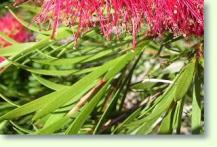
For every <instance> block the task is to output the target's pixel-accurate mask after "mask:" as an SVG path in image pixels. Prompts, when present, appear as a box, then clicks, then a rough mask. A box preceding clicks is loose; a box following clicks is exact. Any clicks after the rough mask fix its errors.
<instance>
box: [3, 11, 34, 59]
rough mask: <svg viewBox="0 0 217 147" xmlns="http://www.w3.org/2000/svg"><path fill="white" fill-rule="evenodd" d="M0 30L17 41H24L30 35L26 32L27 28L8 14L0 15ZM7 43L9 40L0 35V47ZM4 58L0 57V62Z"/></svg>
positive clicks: (7, 44)
mask: <svg viewBox="0 0 217 147" xmlns="http://www.w3.org/2000/svg"><path fill="white" fill-rule="evenodd" d="M0 32H2V33H4V34H6V35H7V36H8V37H10V38H12V39H14V40H16V41H17V42H25V41H27V40H28V38H29V37H30V34H29V32H27V30H26V29H25V28H24V27H23V26H22V25H21V24H20V23H19V22H18V21H17V20H16V19H15V18H14V17H13V16H12V15H10V14H7V15H5V16H3V17H0ZM9 45H10V43H9V42H7V41H5V40H4V39H3V38H1V37H0V47H6V46H9ZM4 60H5V59H4V58H3V57H0V62H2V61H4Z"/></svg>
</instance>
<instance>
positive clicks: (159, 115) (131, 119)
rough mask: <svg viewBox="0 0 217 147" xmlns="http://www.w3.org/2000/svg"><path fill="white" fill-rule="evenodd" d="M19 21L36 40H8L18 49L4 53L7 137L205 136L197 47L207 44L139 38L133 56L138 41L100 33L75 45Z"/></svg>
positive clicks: (2, 107) (2, 120)
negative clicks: (111, 37) (187, 130)
mask: <svg viewBox="0 0 217 147" xmlns="http://www.w3.org/2000/svg"><path fill="white" fill-rule="evenodd" d="M31 7H32V6H31V5H25V6H23V9H24V10H26V11H29V8H31ZM10 11H11V10H10ZM11 13H12V14H13V15H15V14H14V13H13V12H12V11H11ZM31 13H35V12H31ZM16 17H17V16H16ZM17 19H18V20H19V21H20V22H21V23H22V24H23V25H24V26H25V27H27V28H28V29H29V30H31V31H32V32H33V33H34V34H35V40H34V41H32V42H27V43H17V42H15V41H14V40H12V39H11V38H9V37H8V36H6V35H5V34H3V33H0V37H2V38H4V39H5V40H7V41H8V42H10V43H12V45H11V46H9V47H6V48H1V49H0V56H4V57H7V59H8V60H7V61H6V62H4V64H2V63H0V69H1V68H2V69H3V70H2V71H1V73H0V81H1V82H0V98H1V100H0V132H1V133H2V134H67V135H70V134H130V135H141V134H142V135H144V134H182V133H186V132H184V131H183V130H184V129H185V127H186V128H187V129H189V130H191V131H192V132H193V133H195V134H199V133H203V121H204V120H203V109H204V108H203V93H204V92H203V70H204V69H203V68H204V66H203V64H201V62H200V61H201V59H198V57H197V55H196V54H197V52H198V50H197V48H195V47H194V45H195V44H200V43H201V39H195V38H190V39H189V40H186V39H184V38H183V37H178V38H176V37H175V38H174V37H173V36H172V35H171V34H165V39H164V38H163V39H162V40H161V41H156V40H155V39H150V38H146V37H144V35H143V34H139V35H138V37H137V39H138V44H137V47H136V48H135V49H133V48H132V37H130V36H124V35H123V36H120V38H118V39H117V38H114V39H111V40H106V39H105V38H104V37H103V36H102V35H101V33H100V31H99V30H98V28H94V29H92V30H90V31H88V32H86V33H85V34H84V35H83V36H82V37H81V38H79V40H78V41H77V43H76V44H75V41H74V40H73V29H72V28H65V27H60V28H59V30H58V34H57V36H56V38H55V39H54V40H51V39H50V34H51V31H41V30H40V29H39V28H38V26H34V25H31V26H30V25H28V22H27V21H24V20H22V19H19V18H18V17H17ZM100 83H101V84H100ZM135 101H136V102H135ZM187 107H192V112H184V111H185V109H186V108H187ZM184 113H188V115H189V116H188V115H187V116H183V115H184ZM184 119H187V121H185V120H184ZM191 120H192V122H191V123H190V124H191V126H189V125H188V123H189V122H188V121H191ZM186 123H187V126H186ZM191 128H192V129H191ZM187 133H188V132H187Z"/></svg>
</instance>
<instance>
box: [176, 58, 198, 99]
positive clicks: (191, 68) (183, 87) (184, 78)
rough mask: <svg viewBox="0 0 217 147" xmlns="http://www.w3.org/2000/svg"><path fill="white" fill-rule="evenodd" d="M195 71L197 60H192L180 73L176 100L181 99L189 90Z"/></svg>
mask: <svg viewBox="0 0 217 147" xmlns="http://www.w3.org/2000/svg"><path fill="white" fill-rule="evenodd" d="M194 72H195V61H192V62H190V63H189V64H188V65H187V66H186V67H185V68H184V70H183V72H182V73H181V74H180V77H179V78H178V79H177V81H176V85H175V86H176V94H175V98H174V100H175V101H179V100H180V99H181V98H183V96H184V95H185V94H186V92H187V91H188V89H189V87H190V85H191V83H192V80H193V77H194Z"/></svg>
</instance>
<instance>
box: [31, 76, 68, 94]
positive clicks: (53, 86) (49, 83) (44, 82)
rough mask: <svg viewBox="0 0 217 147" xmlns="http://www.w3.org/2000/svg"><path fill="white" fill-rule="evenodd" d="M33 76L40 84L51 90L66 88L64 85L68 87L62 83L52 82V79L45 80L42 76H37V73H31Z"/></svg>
mask: <svg viewBox="0 0 217 147" xmlns="http://www.w3.org/2000/svg"><path fill="white" fill-rule="evenodd" d="M32 75H33V77H34V78H35V79H36V80H38V81H39V82H40V83H41V84H42V85H44V86H46V87H48V88H50V89H53V90H60V89H62V88H66V87H69V86H66V85H62V84H57V83H54V82H52V81H49V80H46V79H44V78H42V77H41V76H38V75H35V74H32Z"/></svg>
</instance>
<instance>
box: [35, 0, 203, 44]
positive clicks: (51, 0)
mask: <svg viewBox="0 0 217 147" xmlns="http://www.w3.org/2000/svg"><path fill="white" fill-rule="evenodd" d="M203 8H204V0H44V3H43V5H42V11H41V13H40V14H39V16H37V17H36V18H35V20H36V22H38V23H45V22H47V21H51V22H53V23H52V25H53V36H52V37H54V35H55V32H56V30H57V27H58V26H59V24H60V23H65V24H67V25H69V26H71V25H72V26H73V25H78V29H77V35H79V34H80V33H82V31H83V30H86V29H88V28H91V27H94V26H97V25H98V26H100V28H101V31H102V33H103V34H104V36H105V37H106V38H110V36H111V35H112V34H114V35H120V33H123V32H129V33H131V34H132V35H133V45H134V47H135V45H136V35H137V33H138V32H139V31H140V29H141V27H142V26H144V25H147V30H146V33H149V35H153V36H159V35H162V34H163V33H164V32H165V31H169V32H171V33H174V35H184V36H189V35H196V36H201V35H203V32H204V24H203V23H204V16H203Z"/></svg>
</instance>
